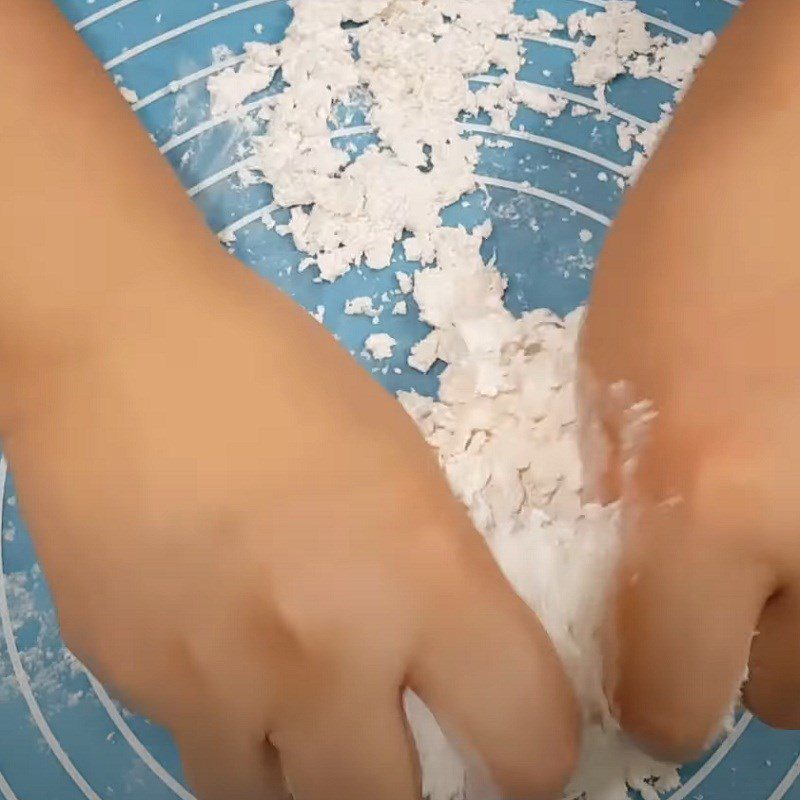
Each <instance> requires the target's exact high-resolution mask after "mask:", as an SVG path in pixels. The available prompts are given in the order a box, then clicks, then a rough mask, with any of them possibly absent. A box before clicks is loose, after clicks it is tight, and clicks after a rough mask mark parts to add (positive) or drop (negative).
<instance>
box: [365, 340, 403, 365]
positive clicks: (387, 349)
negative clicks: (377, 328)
mask: <svg viewBox="0 0 800 800" xmlns="http://www.w3.org/2000/svg"><path fill="white" fill-rule="evenodd" d="M396 344H397V341H396V340H395V339H394V338H392V337H391V336H389V334H388V333H373V334H372V335H371V336H368V337H367V340H366V341H365V342H364V350H365V351H366V352H367V353H368V354H369V356H370V357H371V358H374V359H375V360H376V361H385V360H386V359H388V358H391V357H392V355H393V354H394V348H395V345H396Z"/></svg>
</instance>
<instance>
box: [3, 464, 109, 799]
mask: <svg viewBox="0 0 800 800" xmlns="http://www.w3.org/2000/svg"><path fill="white" fill-rule="evenodd" d="M6 471H7V465H6V460H5V458H4V457H0V485H3V486H5V477H6ZM3 491H4V490H3ZM0 498H2V493H0ZM0 621H2V626H3V636H4V638H5V640H6V647H7V648H8V655H9V657H10V659H11V666H12V667H13V670H14V677H16V679H17V683H18V684H19V690H20V692H21V693H22V696H23V697H24V698H25V702H26V703H27V704H28V709H29V710H30V713H31V716H32V717H33V720H34V722H35V723H36V727H37V728H38V729H39V732H40V733H41V734H42V737H43V738H44V740H45V742H47V745H48V746H49V748H50V750H51V751H52V752H53V755H54V756H55V757H56V758H57V759H58V761H59V763H60V764H61V766H62V767H63V768H64V771H65V772H66V773H67V775H69V776H70V778H72V781H73V783H74V784H75V785H76V786H77V787H78V788H79V789H80V790H81V792H83V795H84V797H86V798H87V800H101V798H100V795H98V794H97V793H96V792H95V791H94V789H92V787H91V786H89V784H88V783H87V782H86V779H85V778H84V777H83V775H81V773H80V772H79V771H78V769H77V768H76V767H75V765H74V764H73V763H72V761H70V758H69V756H68V755H67V754H66V752H65V751H64V748H63V747H62V746H61V743H60V742H59V741H58V739H57V738H56V737H55V734H54V733H53V731H52V729H51V727H50V725H48V723H47V720H46V719H45V718H44V714H43V713H42V709H41V708H40V707H39V704H38V703H37V702H36V698H35V697H34V696H33V690H32V689H31V685H30V683H29V681H28V676H27V674H26V673H25V668H24V667H23V665H22V659H21V658H20V655H19V650H17V643H16V641H15V640H14V631H13V629H12V627H11V612H10V611H9V607H8V597H7V595H6V575H5V571H4V569H3V546H2V540H0Z"/></svg>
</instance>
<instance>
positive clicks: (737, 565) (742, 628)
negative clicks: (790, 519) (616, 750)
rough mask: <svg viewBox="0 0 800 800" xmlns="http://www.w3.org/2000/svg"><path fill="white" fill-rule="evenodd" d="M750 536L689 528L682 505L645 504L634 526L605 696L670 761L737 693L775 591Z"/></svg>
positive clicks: (696, 741)
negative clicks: (748, 544)
mask: <svg viewBox="0 0 800 800" xmlns="http://www.w3.org/2000/svg"><path fill="white" fill-rule="evenodd" d="M701 533H702V535H701ZM747 538H751V537H738V536H736V535H731V533H730V532H729V531H726V532H721V531H711V532H710V531H708V530H705V531H702V532H699V531H697V530H695V529H693V528H692V527H691V526H690V524H689V523H688V515H687V513H686V509H685V507H684V506H683V505H671V506H670V505H664V506H660V507H656V508H651V509H648V510H643V511H642V512H641V517H640V518H639V520H638V521H637V523H636V526H635V529H634V530H632V531H630V532H629V536H628V540H627V542H626V552H625V554H624V557H623V562H622V566H621V570H620V573H619V576H618V583H617V596H616V601H615V607H614V614H613V615H612V617H613V618H612V620H611V623H612V626H611V627H610V629H609V631H608V637H607V641H608V642H609V652H608V654H607V656H608V658H607V675H608V680H609V694H610V695H611V696H612V697H613V703H614V706H615V712H616V713H617V715H618V716H619V718H620V721H621V723H622V725H623V727H624V728H625V729H626V730H627V732H628V733H629V734H630V735H631V736H632V737H633V738H634V739H636V740H637V741H638V742H639V743H640V744H641V745H642V746H643V747H644V748H645V749H646V750H648V751H650V752H651V753H653V754H654V755H656V756H658V757H660V758H663V759H665V760H669V761H685V760H688V759H690V758H693V757H695V756H697V755H699V754H700V753H701V752H702V751H703V750H705V749H706V748H707V747H709V746H710V745H711V744H713V741H714V739H715V738H716V737H717V736H718V735H719V733H720V727H721V722H722V720H723V718H724V717H725V715H726V712H727V711H728V710H729V708H730V707H731V704H732V703H733V702H734V699H735V698H736V696H737V694H738V690H739V687H740V685H741V682H742V679H743V677H744V672H745V669H746V665H747V661H748V654H749V650H750V642H751V639H752V635H753V631H754V630H755V626H756V623H757V621H758V618H759V615H760V611H761V608H762V607H763V604H764V601H765V598H766V597H767V596H768V595H769V591H770V590H769V583H770V577H769V575H768V573H767V570H766V569H765V568H764V567H762V566H759V565H758V564H757V563H755V562H754V560H753V558H752V557H751V554H750V553H749V552H748V550H747V547H746V545H745V544H744V542H745V540H746V539H747Z"/></svg>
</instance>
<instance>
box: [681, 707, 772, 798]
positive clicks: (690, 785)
mask: <svg viewBox="0 0 800 800" xmlns="http://www.w3.org/2000/svg"><path fill="white" fill-rule="evenodd" d="M752 721H753V715H752V714H751V713H750V712H746V713H744V714H742V716H741V718H740V719H739V721H738V722H737V723H736V726H735V727H734V729H733V730H732V731H731V732H730V734H729V735H728V738H727V739H726V740H725V741H724V742H723V743H722V744H721V745H720V746H719V747H718V748H717V749H716V750H715V751H714V754H713V755H712V756H711V757H710V758H709V759H708V761H706V763H705V764H703V766H702V767H700V769H699V770H697V772H695V774H694V775H692V777H691V778H689V780H688V781H686V783H684V784H683V786H681V788H680V789H678V790H677V791H675V792H674V793H673V794H671V795H669V797H668V798H667V800H684V798H686V797H688V796H689V794H690V793H691V792H693V791H694V790H695V789H696V788H697V787H698V786H699V785H700V784H701V783H702V782H703V781H704V780H705V779H706V778H707V777H708V776H709V775H710V774H711V773H712V772H713V771H714V770H715V769H716V768H717V767H718V766H719V765H720V763H721V762H722V760H723V759H724V758H725V756H727V755H728V753H729V752H730V751H731V748H732V747H733V746H734V745H735V744H736V742H737V741H739V739H740V737H741V736H742V734H743V733H744V732H745V731H746V730H747V726H748V725H749V724H750V723H751V722H752ZM771 800H772V799H771ZM776 800H777V798H776Z"/></svg>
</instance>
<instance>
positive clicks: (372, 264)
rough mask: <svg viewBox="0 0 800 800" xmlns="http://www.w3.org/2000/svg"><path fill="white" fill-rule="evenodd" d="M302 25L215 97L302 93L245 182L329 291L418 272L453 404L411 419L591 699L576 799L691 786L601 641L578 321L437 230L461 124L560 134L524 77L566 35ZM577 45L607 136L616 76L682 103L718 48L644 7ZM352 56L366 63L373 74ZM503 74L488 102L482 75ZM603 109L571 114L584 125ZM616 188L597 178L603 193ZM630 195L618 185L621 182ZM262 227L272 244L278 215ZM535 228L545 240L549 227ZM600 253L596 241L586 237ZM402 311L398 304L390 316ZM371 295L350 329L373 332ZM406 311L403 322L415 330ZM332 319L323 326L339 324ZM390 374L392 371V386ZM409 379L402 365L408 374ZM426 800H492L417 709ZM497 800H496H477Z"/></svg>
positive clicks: (397, 24) (546, 23)
mask: <svg viewBox="0 0 800 800" xmlns="http://www.w3.org/2000/svg"><path fill="white" fill-rule="evenodd" d="M291 5H292V7H293V10H294V19H293V21H292V22H291V24H290V25H289V28H288V30H287V34H286V37H285V39H284V41H283V42H282V43H281V44H279V45H261V44H258V45H249V46H248V48H247V49H246V51H245V60H244V63H243V64H241V65H240V66H239V67H238V68H236V69H228V70H225V71H224V72H222V73H220V74H219V75H217V76H216V77H215V78H212V79H210V80H209V85H208V88H209V91H210V93H211V98H212V113H213V114H215V115H222V114H227V115H230V114H236V113H237V112H238V110H239V109H241V108H242V104H243V103H244V102H245V101H246V100H247V99H248V98H249V97H250V96H252V95H253V94H254V93H256V92H262V91H265V90H267V89H268V88H269V87H270V86H271V84H272V81H273V79H274V78H275V75H276V74H277V71H278V70H280V72H281V77H282V79H283V82H284V84H285V88H283V89H282V90H281V91H280V92H279V93H276V95H275V96H274V98H273V100H272V101H271V102H270V103H268V104H266V105H265V106H264V107H263V108H262V109H261V110H260V112H259V118H260V120H262V121H265V122H267V123H268V126H267V130H266V132H265V133H261V134H257V135H254V136H253V137H252V142H251V143H252V158H251V159H250V161H248V170H250V171H251V172H253V173H255V174H256V175H257V176H258V178H259V179H260V180H263V181H265V182H267V183H269V184H271V186H272V189H273V195H274V202H275V204H276V205H277V206H280V207H283V208H287V209H290V218H289V222H288V223H287V224H285V225H279V226H276V230H277V231H278V232H279V233H281V234H282V235H291V236H292V238H293V241H294V243H295V245H296V246H297V248H298V249H299V250H300V251H302V252H303V253H305V254H306V256H307V257H306V258H305V259H304V261H303V264H302V266H303V267H309V266H314V267H315V268H316V269H317V270H318V273H319V275H318V280H322V281H334V280H336V279H337V278H339V277H340V276H342V275H344V274H345V273H346V272H348V271H349V270H350V269H351V268H352V267H354V266H366V267H367V268H370V269H383V268H385V267H387V266H388V265H389V264H390V262H391V259H392V256H393V253H394V252H395V248H396V247H398V246H401V247H402V248H403V251H404V254H405V256H406V258H407V259H408V260H409V261H414V262H418V263H419V264H420V268H419V269H418V270H417V271H416V272H415V274H414V276H413V278H412V276H411V275H409V274H408V273H406V272H396V273H395V277H396V279H397V285H398V289H397V290H394V291H393V292H392V294H394V295H395V296H396V295H398V294H400V295H411V294H412V293H413V298H414V300H415V302H416V305H417V306H418V307H419V313H420V318H421V319H422V320H423V321H424V322H426V323H427V324H428V325H429V326H430V332H429V333H428V335H427V336H425V337H424V338H423V339H422V340H421V341H419V342H417V343H416V344H415V345H414V346H413V347H412V348H411V352H410V355H409V357H408V365H409V366H410V367H411V368H413V369H415V370H418V371H420V372H423V373H425V372H428V371H430V370H431V369H432V368H433V367H434V365H435V364H436V363H437V362H442V364H443V366H444V370H443V372H442V375H441V379H440V388H439V396H438V398H437V399H432V398H428V397H423V396H420V395H417V394H413V393H402V394H401V395H400V400H401V402H402V404H403V405H404V407H405V408H406V410H407V411H408V413H409V414H410V415H411V416H412V417H413V418H414V420H415V421H416V423H417V424H418V426H419V427H420V429H421V431H422V433H423V435H424V436H425V438H426V439H427V441H428V442H429V443H430V444H431V445H432V446H433V447H434V448H435V449H436V450H437V452H438V455H439V459H440V462H441V464H442V467H443V469H444V471H445V473H446V475H447V477H448V479H449V481H450V484H451V486H452V488H453V491H454V492H455V494H456V495H457V496H458V497H459V498H460V499H461V500H462V501H463V502H464V504H465V505H466V506H467V508H468V509H469V511H470V514H471V516H472V519H473V521H474V523H475V525H476V527H477V529H478V530H479V531H480V533H481V534H482V535H483V536H484V537H486V540H487V542H488V543H489V546H490V547H491V549H492V552H493V553H494V555H495V557H496V558H497V560H498V562H499V564H500V566H501V567H502V569H503V570H504V572H505V574H506V575H507V577H508V579H509V580H510V581H511V583H512V584H513V586H514V587H515V589H516V590H517V592H518V593H519V594H520V596H521V597H523V598H524V599H525V600H526V601H527V602H528V603H529V604H530V605H531V607H532V608H533V609H534V610H535V611H536V612H537V614H538V615H539V617H540V618H541V619H542V622H543V624H544V625H545V627H546V629H547V631H548V633H549V635H550V637H551V638H552V640H553V642H554V644H555V646H556V648H557V649H558V652H559V654H560V655H561V657H562V659H563V661H564V663H565V665H566V668H567V670H568V672H569V674H570V676H571V678H572V680H573V682H574V685H575V688H576V691H577V693H578V696H579V698H580V700H581V703H582V708H583V715H584V723H585V725H584V727H585V731H584V751H583V757H582V762H581V767H580V770H579V771H578V774H577V775H576V776H575V778H574V780H573V781H572V783H571V785H570V789H569V793H568V795H569V797H575V798H577V797H581V796H582V797H584V798H585V800H624V798H626V797H627V788H628V787H631V788H633V789H636V790H638V791H640V793H641V794H642V796H643V797H645V798H646V800H651V799H652V798H653V797H656V796H657V793H658V792H661V791H667V790H669V789H671V788H674V787H675V786H676V785H677V783H678V775H677V771H676V769H675V768H674V767H673V766H671V765H665V764H660V763H657V762H655V761H653V760H652V759H650V758H648V757H646V756H644V755H643V754H642V753H640V752H639V751H638V750H636V749H635V748H634V747H633V746H632V745H631V744H629V743H628V742H627V740H626V739H625V738H624V737H623V736H622V735H621V734H620V732H619V730H618V726H617V724H616V723H615V721H614V720H613V718H612V716H611V714H610V711H609V708H608V703H607V700H606V698H605V695H604V692H603V683H602V660H601V652H600V642H599V629H600V625H601V620H602V615H603V609H604V608H605V600H606V592H607V588H608V583H609V579H610V576H611V574H612V571H613V569H614V566H615V564H616V561H617V556H618V546H619V541H618V526H617V509H616V508H615V507H614V506H610V507H606V508H602V507H599V506H594V505H588V506H587V505H583V504H582V503H581V497H580V492H581V488H582V484H583V475H582V467H581V460H580V457H579V452H578V441H577V436H578V433H577V419H576V416H577V415H576V407H575V371H576V352H575V350H576V343H577V336H578V331H579V328H580V323H581V314H582V312H581V311H576V312H574V313H572V314H570V315H569V316H567V317H566V319H560V318H558V317H557V316H555V315H554V314H552V313H551V312H549V311H546V310H542V309H540V310H536V311H532V312H530V313H527V314H525V315H523V316H522V317H519V318H517V317H515V316H514V315H513V314H511V312H510V311H509V310H508V309H507V308H506V306H505V304H504V294H505V289H506V284H505V280H504V278H503V277H502V275H501V273H500V272H499V270H498V269H497V267H496V266H495V265H494V263H493V262H492V263H490V264H486V263H485V262H484V261H483V258H482V256H481V246H482V244H483V243H484V241H485V240H486V239H487V238H488V237H489V236H490V234H491V231H492V228H491V225H490V224H489V223H488V222H487V223H484V224H483V225H481V226H479V227H478V228H476V229H474V230H473V231H471V232H470V231H467V230H466V229H464V228H460V227H459V228H447V227H443V226H442V219H441V212H442V211H443V209H444V208H445V207H447V206H449V205H451V204H453V203H455V202H457V201H458V200H460V199H461V198H462V197H463V196H464V195H465V194H467V193H469V192H471V191H473V190H474V189H475V188H476V179H475V170H476V165H477V163H478V158H479V152H480V147H481V146H489V147H492V146H506V145H500V144H499V142H498V141H497V140H487V138H486V137H484V136H477V135H463V128H462V125H461V119H462V118H463V117H464V116H470V115H477V114H479V113H480V112H485V113H486V114H488V116H489V117H490V119H491V124H492V126H493V128H494V132H495V133H503V132H509V131H510V130H511V128H512V125H513V124H514V121H515V118H516V115H517V112H518V110H519V107H520V105H525V106H527V107H529V108H530V109H531V110H533V111H535V112H538V113H541V114H544V115H545V116H547V117H548V121H550V120H552V119H553V118H555V117H558V116H559V115H560V114H562V112H563V111H564V110H565V108H566V107H567V105H568V101H567V100H566V99H563V98H562V97H560V96H559V95H558V94H557V93H555V92H550V91H548V90H547V89H543V88H540V87H538V86H533V85H531V84H527V83H524V82H523V81H519V80H517V75H518V73H519V70H520V69H521V67H522V65H523V63H524V59H523V52H524V51H523V48H522V37H523V36H534V37H535V36H541V35H543V34H547V33H551V32H553V31H556V30H560V29H562V28H564V25H562V24H561V23H560V22H559V20H558V19H557V18H556V17H555V16H554V15H552V14H550V13H549V12H546V11H539V12H537V16H536V17H535V18H534V19H525V18H524V17H522V16H521V15H518V14H515V13H514V11H513V7H514V2H513V0H480V2H476V0H292V2H291ZM566 28H567V34H568V35H569V36H570V37H571V38H573V39H575V38H577V37H580V42H579V46H578V53H577V56H576V59H575V61H574V63H573V75H574V82H575V83H576V84H577V85H579V86H588V87H593V88H594V95H595V98H596V101H597V103H598V106H599V109H600V111H599V113H598V114H597V118H598V119H601V120H607V119H610V114H609V108H608V104H607V102H606V99H605V86H606V84H607V83H608V82H609V81H610V80H612V79H614V78H615V77H617V76H618V75H623V74H628V75H632V76H634V77H636V78H643V77H648V76H651V77H653V76H655V77H659V78H661V79H662V80H666V81H668V82H670V83H672V84H674V85H675V86H676V87H685V86H686V85H688V83H689V81H690V80H691V76H692V74H693V72H694V70H695V68H696V67H697V65H698V63H699V61H700V60H701V58H702V57H703V56H704V55H705V54H706V53H707V52H708V50H709V49H710V47H711V45H712V44H713V35H711V34H707V35H704V36H698V37H693V38H692V39H690V40H688V41H686V42H673V41H672V40H670V39H668V38H667V37H665V36H661V35H657V36H654V35H651V33H650V32H649V31H648V29H647V25H646V19H645V17H644V16H643V15H642V14H641V13H640V12H638V11H637V10H636V7H635V3H633V2H630V0H608V2H607V3H605V4H604V5H603V8H602V10H599V11H597V12H596V13H594V14H591V15H590V14H587V13H586V12H585V11H579V12H577V13H576V14H573V15H572V16H571V17H570V18H569V20H568V22H567V25H566ZM356 54H357V55H356ZM487 72H493V73H494V74H496V75H498V77H496V78H493V79H492V81H491V82H488V83H484V85H481V86H480V88H477V89H475V90H473V89H472V88H471V85H470V77H472V76H475V75H478V74H482V73H487ZM353 106H360V107H361V108H362V110H363V111H364V112H365V121H366V124H367V125H368V126H369V128H370V129H372V130H374V132H375V134H376V137H377V140H376V141H377V143H376V144H374V145H371V146H368V147H367V148H366V149H365V150H364V151H363V152H362V153H361V154H360V155H359V154H357V152H349V151H348V150H347V149H343V148H340V147H337V146H336V142H335V137H334V138H332V137H331V132H332V128H334V127H335V125H336V124H337V122H338V117H337V114H338V113H339V112H340V111H341V110H342V109H343V108H346V107H351V108H352V107H353ZM661 110H662V117H661V119H659V120H658V121H657V122H654V123H651V124H649V125H648V126H646V127H645V128H639V127H637V126H634V125H629V124H628V123H621V125H620V126H619V128H618V129H617V133H618V138H619V143H620V147H621V148H622V149H623V150H626V151H633V155H632V158H633V162H634V167H635V168H636V167H638V166H640V165H641V163H643V161H644V160H645V158H646V157H647V154H649V153H650V152H652V150H653V149H654V148H655V146H656V144H657V141H658V138H659V136H660V134H661V133H662V132H663V130H664V128H665V126H666V124H667V122H668V121H669V118H670V114H671V111H672V108H671V106H670V107H665V108H662V109H661ZM589 113H591V112H590V109H589V108H588V107H587V106H584V105H581V104H573V105H572V109H571V114H572V116H576V117H577V116H584V115H588V114H589ZM608 177H609V176H608V175H607V173H605V172H601V173H598V180H600V181H608ZM615 180H616V181H617V184H618V185H619V186H620V187H624V186H625V181H624V179H623V178H621V177H619V178H616V179H615ZM264 222H265V224H267V225H268V226H275V222H274V220H272V217H271V216H269V215H265V217H264ZM529 224H530V227H531V228H532V229H533V230H538V224H537V222H536V220H530V222H529ZM579 238H580V240H581V241H582V242H584V243H586V242H588V241H590V240H591V239H592V233H591V232H590V231H588V230H585V229H584V230H581V231H580V233H579ZM382 299H383V301H384V302H389V299H390V295H389V294H388V293H387V294H385V296H384V297H383V298H382ZM381 310H382V308H381V309H376V308H375V306H374V304H373V301H372V299H371V298H369V297H357V298H352V299H350V300H348V301H347V303H346V306H345V313H347V314H365V315H367V316H372V317H373V319H377V318H378V315H379V314H380V311H381ZM408 310H409V307H408V303H407V301H406V300H403V299H400V300H399V301H397V302H396V303H395V305H394V307H393V309H392V313H393V314H406V313H407V312H408ZM321 311H322V309H321V308H320V309H318V314H317V317H318V318H319V319H321V318H322V313H321ZM396 345H397V342H396V340H395V339H394V338H393V337H392V336H390V335H389V334H387V333H374V334H372V335H371V336H369V337H368V338H367V339H366V341H365V343H364V354H365V355H367V356H368V357H370V358H372V359H374V360H376V361H387V360H388V359H390V358H392V357H393V354H394V349H395V347H396ZM381 371H382V372H383V373H384V374H387V373H388V371H389V366H388V365H384V366H383V367H382V368H381ZM392 371H393V373H395V374H397V373H399V371H400V370H399V368H398V367H393V368H392ZM407 706H408V711H409V716H410V720H411V724H412V728H413V730H414V734H415V737H416V740H417V743H418V749H419V752H420V758H421V761H422V767H423V777H424V790H425V794H426V796H427V797H429V798H431V800H463V799H466V800H478V798H477V796H476V795H475V793H474V792H473V791H472V789H471V788H470V780H469V776H468V773H467V770H466V769H465V767H464V765H463V764H462V762H461V760H460V759H459V757H458V755H457V753H456V750H455V749H454V748H453V747H452V746H451V745H450V743H449V742H448V741H447V739H446V738H445V736H444V735H443V734H442V732H441V730H440V729H439V727H438V725H437V724H436V722H435V720H434V719H433V717H432V716H431V714H430V713H429V712H428V710H427V709H426V708H425V706H424V705H423V704H422V703H421V702H420V701H419V700H418V699H417V698H415V697H414V696H413V695H409V697H408V698H407ZM481 797H483V796H481Z"/></svg>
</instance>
